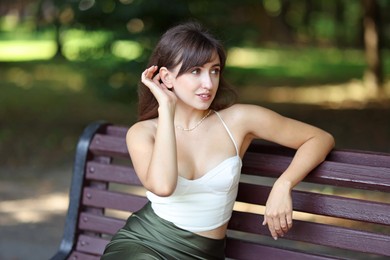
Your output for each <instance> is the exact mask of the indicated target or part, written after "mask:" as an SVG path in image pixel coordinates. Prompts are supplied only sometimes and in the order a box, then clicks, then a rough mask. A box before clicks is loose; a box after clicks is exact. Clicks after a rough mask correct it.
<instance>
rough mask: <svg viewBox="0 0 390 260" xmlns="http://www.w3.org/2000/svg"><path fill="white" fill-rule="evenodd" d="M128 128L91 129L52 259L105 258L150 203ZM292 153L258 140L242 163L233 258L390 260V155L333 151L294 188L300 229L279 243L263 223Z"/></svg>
mask: <svg viewBox="0 0 390 260" xmlns="http://www.w3.org/2000/svg"><path fill="white" fill-rule="evenodd" d="M126 131H127V127H122V126H115V125H110V124H106V123H104V122H96V123H92V124H90V125H89V126H88V127H86V129H85V130H84V132H83V134H82V135H81V137H80V140H79V142H78V145H77V150H76V156H75V164H74V169H73V177H72V183H71V188H70V204H69V209H68V213H67V217H66V222H65V229H64V234H63V238H62V241H61V244H60V246H59V250H58V252H57V253H56V254H55V255H54V256H53V258H52V259H77V260H80V259H86V260H89V259H91V260H92V259H99V258H100V256H101V254H102V253H103V250H104V248H105V245H106V244H107V243H108V241H109V240H110V238H111V236H112V235H113V234H114V233H115V232H116V231H117V230H118V229H119V228H121V227H122V226H123V225H124V223H125V219H127V217H128V216H129V214H130V213H131V212H133V211H136V210H138V209H140V208H141V207H142V206H143V205H144V204H145V203H146V198H145V196H144V189H143V188H142V186H141V183H140V181H139V180H138V178H137V176H136V174H135V172H134V170H133V168H132V167H131V162H130V159H129V155H128V152H127V148H126V144H125V135H126ZM293 154H294V151H293V150H291V149H288V148H284V147H280V146H277V145H272V144H268V143H264V142H260V141H254V142H253V143H252V144H251V146H250V147H249V149H248V151H247V153H246V154H245V156H244V158H243V167H242V176H241V179H240V184H239V193H238V196H237V202H236V205H235V209H234V212H233V215H232V218H231V220H230V222H229V227H228V233H227V245H226V256H227V258H228V259H300V260H301V259H389V258H390V154H383V153H373V152H365V151H347V150H337V149H335V150H333V151H332V152H331V153H330V154H329V155H328V157H327V158H326V160H325V162H323V163H322V164H321V165H320V166H318V167H317V168H316V169H315V170H313V171H312V172H311V173H310V174H309V175H308V176H307V177H306V178H305V179H304V181H303V182H302V183H301V184H299V185H298V186H297V187H296V188H295V189H294V191H293V195H292V196H293V204H294V226H293V228H292V229H291V230H290V231H289V232H288V234H287V235H286V236H285V237H283V238H279V239H278V240H277V241H274V240H273V239H272V238H271V236H270V234H269V231H268V229H267V227H265V226H262V225H261V223H262V220H263V217H262V215H261V214H262V213H263V212H264V207H263V206H261V205H264V204H265V202H266V199H267V196H268V193H269V191H270V185H272V182H273V180H274V179H275V178H276V177H278V176H279V175H280V173H281V172H283V170H284V169H285V168H286V167H287V165H288V164H289V162H290V161H291V159H292V156H293Z"/></svg>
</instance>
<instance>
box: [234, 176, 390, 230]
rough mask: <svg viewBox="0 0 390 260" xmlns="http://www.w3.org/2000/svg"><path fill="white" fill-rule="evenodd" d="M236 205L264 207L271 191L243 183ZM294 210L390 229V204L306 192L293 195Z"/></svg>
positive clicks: (268, 188) (293, 193)
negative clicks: (239, 202) (247, 204)
mask: <svg viewBox="0 0 390 260" xmlns="http://www.w3.org/2000/svg"><path fill="white" fill-rule="evenodd" d="M239 185H240V186H239V190H238V195H237V199H236V201H241V202H247V203H251V204H258V205H265V203H266V201H267V198H268V195H269V193H270V191H271V187H268V186H263V185H255V184H250V183H240V184H239ZM292 197H293V204H294V210H296V211H302V212H307V213H312V214H317V215H324V216H332V217H339V218H344V219H351V220H358V221H365V222H370V223H378V224H383V225H390V217H389V212H390V204H389V203H380V202H373V201H365V200H359V199H351V198H345V197H341V196H334V195H325V194H320V193H313V192H307V191H295V190H294V191H293V192H292Z"/></svg>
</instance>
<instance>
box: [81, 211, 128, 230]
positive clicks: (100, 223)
mask: <svg viewBox="0 0 390 260" xmlns="http://www.w3.org/2000/svg"><path fill="white" fill-rule="evenodd" d="M129 215H130V214H129ZM125 222H126V221H125V220H123V219H117V218H110V217H105V216H101V215H100V216H99V215H94V214H90V213H86V212H83V213H81V214H80V218H79V228H80V229H81V230H86V231H92V232H97V233H101V234H109V235H113V234H114V233H116V232H117V231H118V230H119V229H120V228H122V227H123V226H124V225H125Z"/></svg>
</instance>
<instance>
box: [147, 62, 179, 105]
mask: <svg viewBox="0 0 390 260" xmlns="http://www.w3.org/2000/svg"><path fill="white" fill-rule="evenodd" d="M157 69H158V67H157V66H151V67H150V68H148V69H146V70H145V71H144V72H143V73H142V75H141V81H142V83H144V84H145V85H146V86H147V87H148V88H149V89H150V91H151V92H152V93H153V95H154V97H155V98H156V99H157V102H158V103H159V105H160V106H161V105H163V104H165V103H168V104H171V105H175V104H176V101H177V97H176V95H175V93H173V91H172V90H170V89H169V88H168V87H167V86H166V85H165V84H164V83H162V82H161V81H160V80H161V77H160V73H157V75H156V76H154V77H153V75H154V73H155V72H156V71H157ZM152 77H153V78H152Z"/></svg>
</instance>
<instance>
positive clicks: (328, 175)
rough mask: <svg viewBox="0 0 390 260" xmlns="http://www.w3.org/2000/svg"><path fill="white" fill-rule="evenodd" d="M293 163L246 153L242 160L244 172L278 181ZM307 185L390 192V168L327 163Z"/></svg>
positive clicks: (283, 157)
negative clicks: (326, 185)
mask: <svg viewBox="0 0 390 260" xmlns="http://www.w3.org/2000/svg"><path fill="white" fill-rule="evenodd" d="M291 160H292V158H291V157H286V156H280V155H268V154H255V153H251V152H247V153H246V154H245V156H244V158H243V167H242V172H243V173H245V174H249V175H258V176H265V177H272V178H277V177H279V176H280V174H281V173H282V172H284V171H285V169H287V167H288V165H289V164H290V162H291ZM389 160H390V158H389ZM378 176H381V178H378ZM304 181H309V182H313V183H318V184H330V185H335V186H342V187H349V188H357V189H369V190H380V191H385V192H387V191H388V190H390V168H384V167H372V166H363V165H355V164H345V163H339V162H329V161H325V162H323V163H322V164H321V165H320V166H318V167H317V168H316V169H314V170H313V171H312V172H311V173H310V174H309V175H308V176H307V177H306V178H305V180H304Z"/></svg>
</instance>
